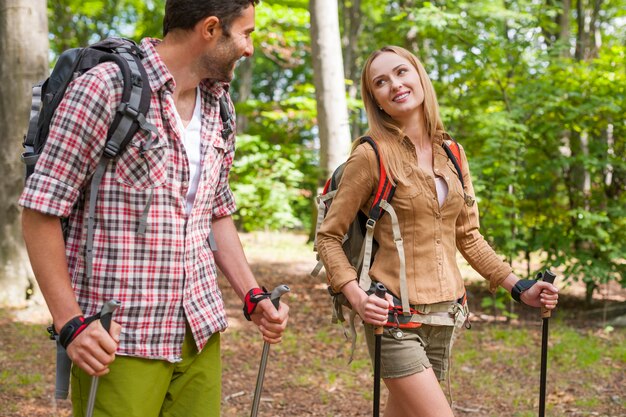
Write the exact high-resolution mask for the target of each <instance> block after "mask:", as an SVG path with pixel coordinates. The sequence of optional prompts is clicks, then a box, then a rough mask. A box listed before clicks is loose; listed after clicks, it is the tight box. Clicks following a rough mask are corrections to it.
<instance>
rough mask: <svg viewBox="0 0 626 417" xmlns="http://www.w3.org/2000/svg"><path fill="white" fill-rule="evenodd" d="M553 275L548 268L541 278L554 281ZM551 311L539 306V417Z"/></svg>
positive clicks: (543, 403)
mask: <svg viewBox="0 0 626 417" xmlns="http://www.w3.org/2000/svg"><path fill="white" fill-rule="evenodd" d="M555 278H556V275H554V274H553V273H552V272H550V270H546V272H544V274H543V280H544V281H545V282H549V283H550V284H552V283H554V279H555ZM551 315H552V313H551V312H550V310H548V309H546V308H544V307H541V317H542V319H543V323H542V325H541V378H540V380H539V417H544V416H545V412H546V375H547V373H548V323H549V320H550V316H551Z"/></svg>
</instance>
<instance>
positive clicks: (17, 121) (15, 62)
mask: <svg viewBox="0 0 626 417" xmlns="http://www.w3.org/2000/svg"><path fill="white" fill-rule="evenodd" d="M46 12H47V9H46V1H45V0H0V57H2V59H0V85H2V94H0V145H1V146H0V205H1V208H0V213H2V215H0V230H2V239H0V304H8V305H14V306H19V305H24V304H25V302H26V299H27V298H29V297H30V295H31V294H32V290H33V286H34V285H35V281H34V279H33V278H32V277H33V275H32V271H31V269H30V263H29V262H28V256H27V255H26V251H25V248H24V245H23V241H22V237H21V228H20V226H19V225H20V221H19V217H20V210H19V208H18V205H17V200H18V198H19V196H20V193H21V190H22V184H23V181H24V167H23V165H22V164H21V163H20V152H21V143H22V138H23V136H24V134H25V133H26V128H27V126H28V117H29V113H30V105H31V101H30V96H31V88H32V85H33V84H34V83H35V82H37V81H39V80H40V79H42V78H45V77H46V76H47V74H48V18H47V15H46Z"/></svg>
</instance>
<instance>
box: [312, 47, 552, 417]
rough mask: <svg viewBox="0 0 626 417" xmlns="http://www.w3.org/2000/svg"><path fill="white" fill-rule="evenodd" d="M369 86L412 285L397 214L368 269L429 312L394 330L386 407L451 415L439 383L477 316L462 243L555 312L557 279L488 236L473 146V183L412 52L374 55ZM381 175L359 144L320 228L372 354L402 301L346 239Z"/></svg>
mask: <svg viewBox="0 0 626 417" xmlns="http://www.w3.org/2000/svg"><path fill="white" fill-rule="evenodd" d="M361 94H362V97H363V101H364V103H365V109H366V111H367V116H368V121H369V131H368V135H369V136H371V137H372V138H373V139H374V141H375V142H376V143H377V145H378V148H379V150H380V153H381V157H382V162H383V165H384V167H385V169H386V171H387V173H388V175H389V176H390V177H391V178H393V180H394V181H395V184H396V187H397V188H396V191H395V194H394V196H393V200H392V203H391V206H392V207H393V210H394V211H395V214H396V215H397V218H398V223H399V226H400V231H401V234H402V238H403V245H404V252H405V262H406V286H405V287H404V289H403V290H402V288H401V282H400V279H399V276H400V262H399V256H398V251H397V249H396V244H395V243H394V241H393V238H392V237H391V236H392V234H391V227H392V226H391V217H392V216H390V215H384V216H382V217H381V218H380V220H379V221H378V222H377V223H378V224H377V225H376V228H375V231H374V238H375V240H376V242H377V243H378V245H379V248H378V252H377V253H376V257H375V258H374V260H373V264H372V266H371V269H370V271H369V275H370V277H371V278H372V280H373V281H375V282H381V283H383V284H384V285H385V286H386V287H387V288H388V289H389V291H390V292H391V293H393V294H395V295H396V296H400V292H404V293H405V294H406V296H408V303H409V304H410V305H411V308H412V309H416V310H417V311H420V312H430V313H429V314H416V315H414V316H413V318H412V321H413V320H415V322H414V323H413V324H415V325H416V326H419V327H417V328H413V329H402V331H399V330H398V329H397V328H394V327H386V328H385V332H384V334H383V341H382V354H381V375H382V378H383V380H384V382H385V384H386V386H387V388H388V390H389V397H388V401H387V407H386V410H385V416H386V417H396V416H397V417H409V416H415V417H430V416H432V417H447V416H452V415H453V414H452V410H451V408H450V406H449V404H448V402H447V400H446V397H445V395H444V393H443V391H442V389H441V386H440V384H439V382H440V381H442V380H443V379H444V378H445V375H446V372H447V365H448V360H449V355H450V348H451V343H452V334H453V329H454V328H455V326H454V325H455V324H457V325H458V324H459V322H461V323H462V322H463V320H464V318H465V316H464V314H465V315H466V314H467V308H466V306H465V305H464V303H463V301H461V300H463V297H464V294H465V289H464V284H463V279H462V277H461V274H460V271H459V268H458V266H457V264H456V261H455V259H456V250H457V249H458V250H459V251H460V252H461V254H463V256H464V257H465V259H467V261H468V262H469V263H470V265H471V266H472V267H473V268H474V269H475V270H476V271H477V272H479V273H480V274H481V275H482V276H483V277H485V278H486V279H487V280H488V281H489V283H490V289H491V290H492V291H495V290H496V289H497V287H498V286H502V287H504V288H505V289H506V290H508V291H511V290H512V289H513V288H514V287H515V286H516V284H517V288H516V290H514V292H513V294H514V296H515V298H517V299H519V298H520V297H521V301H523V302H524V303H525V304H527V305H530V306H533V307H540V306H542V307H545V308H547V309H553V308H555V307H556V304H557V302H558V290H557V288H556V287H554V286H553V285H551V284H549V283H547V282H543V281H538V282H537V283H536V284H534V285H531V284H532V283H534V281H532V283H531V282H529V281H526V280H519V279H518V278H517V277H516V276H515V275H514V274H513V273H512V268H511V266H510V265H509V264H507V263H505V262H504V261H502V259H501V258H500V257H499V256H498V255H497V254H496V253H495V252H494V251H493V250H492V249H491V247H490V246H489V245H488V243H487V242H486V241H485V239H484V238H483V236H482V235H481V234H480V232H479V225H478V209H477V207H476V204H474V200H473V198H472V197H471V196H473V195H474V194H473V193H474V189H473V186H472V182H471V178H470V173H469V167H468V162H467V159H466V156H465V153H464V152H463V149H462V148H461V149H460V157H461V158H460V159H461V160H460V166H461V167H462V168H461V170H462V176H463V180H464V184H465V189H464V188H463V186H462V185H461V181H460V180H459V178H458V175H457V172H456V168H455V166H454V164H453V163H452V161H450V159H449V158H448V156H447V154H446V152H445V150H444V148H443V146H442V144H443V143H444V141H445V140H449V139H450V138H449V136H448V135H447V134H446V132H445V130H444V127H443V124H442V122H441V118H440V115H439V107H438V104H437V99H436V95H435V91H434V89H433V86H432V84H431V81H430V79H429V78H428V76H427V74H426V71H425V70H424V67H423V66H422V64H421V63H420V62H419V60H418V59H417V58H416V57H415V56H414V55H413V54H411V53H410V52H408V51H407V50H405V49H403V48H400V47H396V46H387V47H384V48H382V49H380V50H378V51H375V52H373V53H372V54H371V55H370V57H369V58H368V60H367V62H366V63H365V67H364V69H363V73H362V76H361ZM378 176H379V168H378V159H377V158H376V155H375V152H374V150H373V148H372V147H371V146H370V145H367V144H364V145H361V146H359V141H356V142H355V145H354V147H353V152H352V155H351V156H350V158H349V159H348V161H347V163H346V166H345V170H344V174H343V178H342V182H341V184H340V186H339V188H340V191H339V192H338V193H337V195H336V196H335V198H334V200H333V203H332V206H331V207H330V210H329V212H328V213H327V216H326V218H325V220H324V222H323V224H322V226H321V228H320V231H319V233H318V236H317V239H318V241H317V242H318V252H319V254H320V257H321V259H322V261H323V262H324V265H325V267H326V270H327V273H328V278H329V281H330V283H331V286H332V287H333V290H334V291H335V292H342V293H343V294H344V295H345V296H346V297H347V299H348V301H349V302H350V304H351V305H352V306H353V308H354V309H355V310H356V312H357V313H358V314H359V316H360V317H361V318H362V319H363V321H364V325H365V334H366V338H367V340H368V347H369V350H370V356H373V344H374V342H373V340H374V336H373V329H374V327H377V326H383V325H385V324H386V323H387V326H390V323H388V322H387V319H388V308H389V307H390V305H392V304H391V303H393V301H392V298H391V297H390V296H387V298H386V299H381V298H378V297H376V296H375V295H373V294H369V293H368V292H366V291H364V290H363V289H361V287H360V286H359V283H358V280H357V272H356V270H355V268H354V267H352V266H351V265H350V263H349V262H348V259H347V258H346V256H345V254H344V252H343V250H342V248H341V242H342V238H343V236H344V234H345V233H346V231H347V230H348V226H349V224H350V223H351V222H352V220H353V219H354V217H355V215H356V214H357V212H358V210H362V211H364V212H365V213H367V212H368V210H369V207H370V205H371V203H372V201H373V195H374V191H375V190H374V188H375V187H376V186H377V185H378ZM401 290H402V291H401ZM394 304H398V303H397V302H395V303H394ZM455 307H456V309H455ZM459 314H460V315H459ZM446 320H447V322H446ZM417 323H419V324H417ZM420 324H421V325H420Z"/></svg>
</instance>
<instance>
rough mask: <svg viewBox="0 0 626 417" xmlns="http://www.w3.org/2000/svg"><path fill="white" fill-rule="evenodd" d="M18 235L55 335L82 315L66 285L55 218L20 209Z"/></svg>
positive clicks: (61, 250)
mask: <svg viewBox="0 0 626 417" xmlns="http://www.w3.org/2000/svg"><path fill="white" fill-rule="evenodd" d="M22 231H23V235H24V242H25V243H26V249H27V251H28V256H29V258H30V263H31V266H32V268H33V272H34V273H35V277H36V278H37V283H38V284H39V288H40V289H41V293H42V294H43V296H44V298H45V300H46V304H47V305H48V309H49V310H50V314H52V320H53V321H54V325H55V327H56V330H57V331H59V330H60V329H61V327H62V326H63V325H64V324H65V323H67V322H68V321H69V320H70V319H72V318H73V317H76V316H78V315H81V314H82V311H81V310H80V307H79V306H78V303H77V302H76V296H75V295H74V290H73V289H72V285H71V282H70V277H69V272H68V267H67V259H66V256H65V242H64V240H63V232H62V230H61V224H60V221H59V218H58V217H54V216H48V215H45V214H42V213H39V212H37V211H34V210H30V209H24V211H23V213H22Z"/></svg>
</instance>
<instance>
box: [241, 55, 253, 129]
mask: <svg viewBox="0 0 626 417" xmlns="http://www.w3.org/2000/svg"><path fill="white" fill-rule="evenodd" d="M253 68H254V62H253V58H251V57H250V58H248V59H245V60H244V61H243V62H241V63H240V64H239V67H238V68H237V79H238V80H239V91H238V97H237V101H238V102H239V103H245V102H246V101H247V100H248V99H249V98H250V95H251V94H252V70H253ZM248 123H249V121H248V116H245V115H239V114H238V115H237V134H239V135H240V134H242V133H244V132H246V131H247V130H248Z"/></svg>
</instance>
